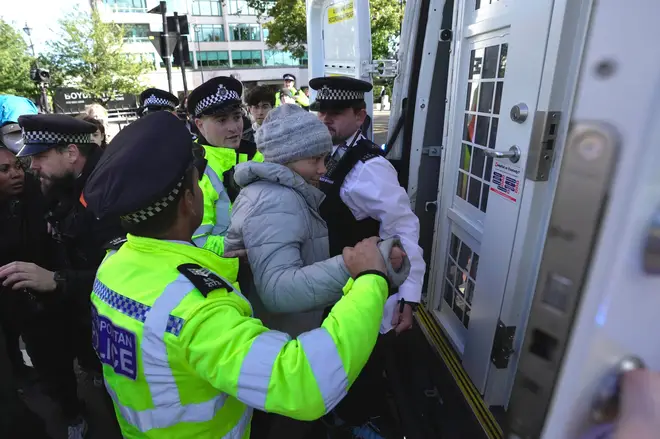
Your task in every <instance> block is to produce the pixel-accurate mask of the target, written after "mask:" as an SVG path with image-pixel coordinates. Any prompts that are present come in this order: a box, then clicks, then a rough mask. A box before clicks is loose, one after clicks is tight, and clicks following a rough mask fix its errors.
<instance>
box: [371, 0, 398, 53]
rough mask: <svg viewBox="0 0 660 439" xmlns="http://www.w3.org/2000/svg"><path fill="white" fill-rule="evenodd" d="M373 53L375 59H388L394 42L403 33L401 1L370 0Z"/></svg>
mask: <svg viewBox="0 0 660 439" xmlns="http://www.w3.org/2000/svg"><path fill="white" fill-rule="evenodd" d="M369 15H371V51H372V56H373V59H388V58H390V57H392V56H393V55H394V54H393V53H391V48H392V47H393V43H394V41H395V40H396V39H397V38H398V37H399V34H400V33H401V22H402V21H403V6H402V4H401V3H400V2H399V0H370V1H369Z"/></svg>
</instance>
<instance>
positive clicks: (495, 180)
mask: <svg viewBox="0 0 660 439" xmlns="http://www.w3.org/2000/svg"><path fill="white" fill-rule="evenodd" d="M519 175H520V169H518V168H515V167H512V166H509V165H504V164H501V163H499V162H497V161H496V162H495V163H494V165H493V175H492V177H491V179H490V182H491V185H490V190H491V192H495V193H496V194H498V195H500V196H502V197H503V198H505V199H507V200H509V201H511V202H513V203H517V202H518V195H519V194H520V178H519V177H518V176H519Z"/></svg>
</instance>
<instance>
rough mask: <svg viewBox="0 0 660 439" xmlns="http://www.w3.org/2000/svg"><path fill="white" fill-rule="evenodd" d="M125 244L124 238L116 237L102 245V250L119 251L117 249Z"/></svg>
mask: <svg viewBox="0 0 660 439" xmlns="http://www.w3.org/2000/svg"><path fill="white" fill-rule="evenodd" d="M125 242H126V237H125V236H118V237H117V238H114V239H111V240H110V241H108V242H106V243H105V244H104V245H103V250H119V248H120V247H121V246H122V245H124V243H125Z"/></svg>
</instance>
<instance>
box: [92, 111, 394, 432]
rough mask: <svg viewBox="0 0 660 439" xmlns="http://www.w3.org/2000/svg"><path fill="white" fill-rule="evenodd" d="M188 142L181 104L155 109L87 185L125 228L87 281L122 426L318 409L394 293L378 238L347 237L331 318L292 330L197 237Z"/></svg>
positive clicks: (235, 426)
mask: <svg viewBox="0 0 660 439" xmlns="http://www.w3.org/2000/svg"><path fill="white" fill-rule="evenodd" d="M155 144H157V145H160V146H161V148H162V152H163V153H162V154H157V155H155V156H154V154H153V145H155ZM190 149H191V139H190V135H189V134H188V131H187V130H186V128H185V127H184V126H183V124H182V123H181V122H180V121H178V120H177V119H176V117H175V116H173V115H170V114H167V113H164V112H161V113H156V114H153V115H148V116H146V117H144V118H143V119H140V120H138V121H136V122H135V123H133V124H131V125H129V126H128V127H127V128H124V129H123V130H122V131H121V132H120V133H119V134H118V135H117V136H116V137H115V139H114V140H113V141H112V142H111V144H110V146H109V148H108V152H109V153H108V154H107V155H105V156H104V157H103V158H102V159H101V161H100V163H99V165H98V166H97V168H96V169H95V170H94V173H93V174H92V176H91V177H90V179H89V181H88V183H87V186H86V187H85V191H84V197H85V199H86V200H87V204H88V207H89V209H91V211H92V212H93V213H94V214H95V215H96V216H98V217H99V218H101V219H103V218H106V217H110V218H112V217H115V216H117V215H119V216H121V218H122V223H123V225H124V227H125V228H126V230H127V231H128V232H129V235H128V237H127V238H128V240H127V242H126V243H124V244H123V245H122V246H121V247H120V248H118V250H117V251H116V253H111V254H109V255H108V257H107V258H106V259H105V260H104V261H103V263H102V264H101V266H100V268H99V270H98V273H97V278H96V281H95V282H94V289H93V293H92V307H93V310H92V313H93V315H94V317H93V318H94V329H95V331H94V345H95V347H96V349H97V352H98V355H99V357H100V358H101V361H102V362H103V372H104V377H105V381H106V384H107V387H108V389H109V392H110V394H111V396H112V399H113V401H114V403H115V410H116V413H117V416H118V418H119V423H120V425H121V429H122V433H123V435H124V437H130V438H144V437H149V438H171V437H176V438H195V439H204V438H218V437H226V438H243V439H246V438H248V437H249V436H250V419H251V417H252V410H253V408H257V409H260V410H265V411H269V412H275V413H280V414H283V415H285V416H290V417H293V418H297V419H302V420H312V419H316V418H318V417H320V416H322V415H323V414H324V413H326V412H327V411H328V410H330V409H331V408H332V407H333V406H334V405H335V404H337V402H339V400H340V399H341V398H342V397H343V395H344V394H345V393H346V391H347V388H348V387H349V386H350V384H351V383H352V381H353V380H354V378H355V377H356V376H357V374H358V373H359V371H360V369H361V368H362V366H363V365H364V363H365V361H366V359H367V357H368V355H369V351H370V350H371V348H372V347H373V344H374V342H375V339H376V335H377V332H378V326H379V324H380V319H381V316H382V307H383V306H384V304H385V299H386V296H387V294H388V281H387V279H386V276H385V275H384V273H385V272H386V268H385V262H384V260H383V257H382V256H381V254H380V253H379V252H378V250H377V249H376V246H375V243H374V242H373V241H368V242H363V243H360V244H358V245H357V246H356V247H355V248H350V249H346V250H345V252H344V258H345V261H346V264H347V268H348V270H349V271H350V273H351V275H352V276H353V279H354V280H350V281H349V283H348V284H347V285H346V287H345V296H344V298H343V299H341V300H340V301H339V303H338V304H337V305H336V306H335V308H334V309H333V312H332V318H331V319H328V320H327V321H326V322H324V323H323V326H322V327H321V328H319V329H316V330H314V331H311V332H307V333H305V334H303V335H301V336H300V337H298V339H297V340H293V341H292V340H291V339H290V337H289V336H288V335H286V334H284V333H281V332H277V331H269V330H268V329H267V328H265V327H264V326H263V325H262V323H261V322H260V321H259V320H256V319H253V318H252V317H251V315H252V308H251V306H250V303H249V302H248V301H247V300H246V299H245V298H244V297H243V296H242V294H241V293H240V291H239V290H238V289H236V288H235V286H234V285H232V282H230V281H229V280H227V277H226V276H225V275H224V272H222V270H223V267H224V265H223V263H222V261H221V259H222V258H220V257H219V256H217V255H215V254H214V253H212V252H208V251H205V250H203V249H200V248H198V247H196V246H194V245H193V244H192V242H191V239H192V235H193V233H194V231H195V230H196V229H197V228H198V226H199V224H200V223H201V221H202V217H203V215H204V206H203V205H204V195H203V194H202V191H201V188H200V186H199V184H198V181H199V179H200V177H201V176H203V175H204V166H206V163H205V160H203V159H199V158H197V159H193V156H192V154H191V151H190ZM385 251H386V252H389V249H386V250H385Z"/></svg>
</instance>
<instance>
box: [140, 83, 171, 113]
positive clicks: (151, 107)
mask: <svg viewBox="0 0 660 439" xmlns="http://www.w3.org/2000/svg"><path fill="white" fill-rule="evenodd" d="M178 106H179V98H177V97H176V96H174V95H173V94H172V93H169V92H166V91H165V90H160V89H158V88H148V89H146V90H145V91H143V92H142V93H140V108H139V109H138V113H139V114H144V113H148V112H151V111H161V110H165V111H174V110H176V107H178Z"/></svg>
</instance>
